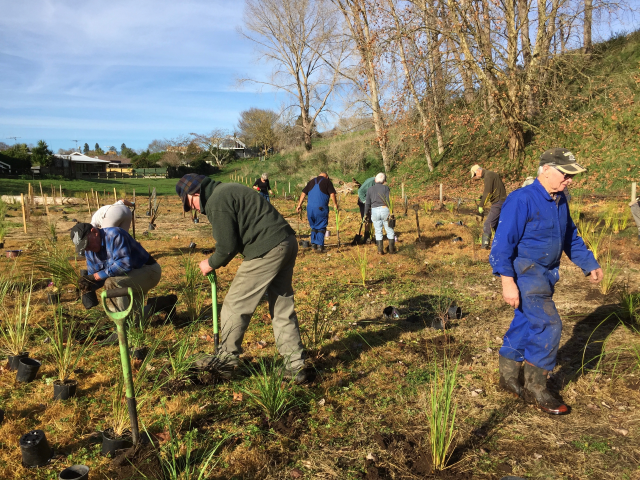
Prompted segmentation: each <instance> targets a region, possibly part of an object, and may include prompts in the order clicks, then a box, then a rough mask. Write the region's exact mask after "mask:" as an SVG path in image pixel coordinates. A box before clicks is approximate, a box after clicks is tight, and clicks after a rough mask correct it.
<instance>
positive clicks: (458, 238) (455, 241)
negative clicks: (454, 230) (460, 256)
mask: <svg viewBox="0 0 640 480" xmlns="http://www.w3.org/2000/svg"><path fill="white" fill-rule="evenodd" d="M460 242H462V237H454V238H452V239H451V243H460Z"/></svg>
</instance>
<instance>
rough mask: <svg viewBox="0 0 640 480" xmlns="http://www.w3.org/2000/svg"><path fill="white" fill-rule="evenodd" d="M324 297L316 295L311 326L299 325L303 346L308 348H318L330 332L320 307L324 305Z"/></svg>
mask: <svg viewBox="0 0 640 480" xmlns="http://www.w3.org/2000/svg"><path fill="white" fill-rule="evenodd" d="M324 300H325V298H324V295H323V294H322V293H320V294H319V295H318V301H317V303H316V307H315V309H314V313H313V319H312V320H311V324H310V325H308V324H306V322H305V324H304V325H301V328H300V331H301V333H302V334H303V335H304V337H305V345H306V346H307V347H310V348H318V347H320V345H321V344H322V341H323V339H324V337H325V335H326V334H327V333H328V332H329V330H330V328H331V327H330V324H329V321H328V320H327V317H326V316H325V315H323V313H324V312H323V309H322V306H323V305H324Z"/></svg>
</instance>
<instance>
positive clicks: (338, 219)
mask: <svg viewBox="0 0 640 480" xmlns="http://www.w3.org/2000/svg"><path fill="white" fill-rule="evenodd" d="M335 215H336V237H337V239H338V248H340V211H339V210H338V209H337V208H336V209H335Z"/></svg>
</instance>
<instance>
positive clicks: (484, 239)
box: [481, 234, 491, 250]
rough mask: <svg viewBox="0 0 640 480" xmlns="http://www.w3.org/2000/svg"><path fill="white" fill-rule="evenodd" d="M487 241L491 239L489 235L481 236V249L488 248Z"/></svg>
mask: <svg viewBox="0 0 640 480" xmlns="http://www.w3.org/2000/svg"><path fill="white" fill-rule="evenodd" d="M489 240H491V237H490V236H489V235H485V234H482V247H481V248H482V249H483V250H487V249H488V248H489Z"/></svg>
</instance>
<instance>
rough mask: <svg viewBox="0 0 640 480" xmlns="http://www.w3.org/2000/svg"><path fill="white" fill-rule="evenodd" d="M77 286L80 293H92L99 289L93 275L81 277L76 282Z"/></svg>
mask: <svg viewBox="0 0 640 480" xmlns="http://www.w3.org/2000/svg"><path fill="white" fill-rule="evenodd" d="M78 286H79V287H80V291H81V292H82V293H87V292H93V291H95V290H97V289H98V288H99V284H98V281H97V280H96V279H95V278H93V275H82V276H81V277H80V279H79V280H78Z"/></svg>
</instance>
